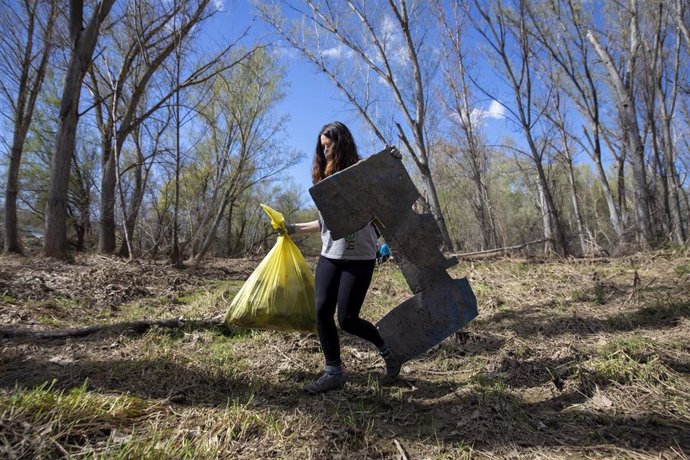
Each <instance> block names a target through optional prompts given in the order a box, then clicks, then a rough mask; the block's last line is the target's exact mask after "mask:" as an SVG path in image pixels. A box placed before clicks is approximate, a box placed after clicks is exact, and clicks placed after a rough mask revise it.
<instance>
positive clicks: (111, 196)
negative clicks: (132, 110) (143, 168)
mask: <svg viewBox="0 0 690 460" xmlns="http://www.w3.org/2000/svg"><path fill="white" fill-rule="evenodd" d="M102 155H103V156H102V157H101V201H100V214H101V219H100V222H99V231H98V251H99V252H100V253H101V254H111V253H112V252H113V251H115V241H116V240H115V187H116V185H117V173H116V171H115V161H116V159H115V152H114V151H113V145H112V136H107V138H106V140H105V141H104V143H103V145H102Z"/></svg>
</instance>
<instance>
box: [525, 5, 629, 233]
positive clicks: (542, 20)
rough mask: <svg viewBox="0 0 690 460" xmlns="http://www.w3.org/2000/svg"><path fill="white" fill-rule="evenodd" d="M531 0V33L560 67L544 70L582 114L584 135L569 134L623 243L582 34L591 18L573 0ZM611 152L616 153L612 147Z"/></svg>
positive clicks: (599, 98)
mask: <svg viewBox="0 0 690 460" xmlns="http://www.w3.org/2000/svg"><path fill="white" fill-rule="evenodd" d="M535 3H536V4H534V5H533V4H532V3H530V4H529V9H528V12H529V15H530V30H531V33H533V34H534V37H535V38H536V39H537V40H538V41H539V44H540V45H541V46H542V47H543V48H544V49H545V50H546V51H547V52H548V54H549V58H550V59H549V64H556V66H555V67H556V69H560V72H556V71H554V70H555V69H552V71H551V72H549V73H548V74H549V75H558V77H557V78H558V79H559V87H560V88H561V89H562V90H564V91H565V92H566V93H567V94H568V97H569V98H570V100H571V101H572V102H573V104H574V106H575V107H576V108H577V110H578V111H579V113H580V114H581V115H582V116H583V117H584V118H585V120H586V124H585V125H583V126H582V131H583V134H584V136H578V135H574V136H573V140H574V141H575V142H576V143H577V144H579V145H580V146H581V147H582V148H583V149H584V150H585V151H586V152H587V154H588V155H589V157H590V158H591V159H592V161H593V162H594V165H595V167H596V172H597V174H598V176H599V181H600V183H601V186H602V189H603V193H604V198H605V199H606V205H607V208H608V213H609V222H610V223H611V227H612V228H613V231H614V233H615V236H616V241H617V242H618V243H619V244H620V243H624V242H625V241H626V233H625V221H624V219H623V217H622V216H621V209H620V208H619V207H618V205H617V201H616V199H615V197H614V194H613V191H612V187H611V185H610V183H609V179H608V176H607V174H606V168H605V165H604V159H603V151H604V149H603V143H604V141H603V140H602V135H603V134H602V132H603V131H604V124H605V120H604V119H603V118H604V117H603V114H602V112H603V110H602V108H605V101H604V97H603V95H602V91H601V89H600V88H599V85H598V83H597V82H598V80H599V78H598V75H597V73H596V68H595V65H594V62H593V61H592V53H591V44H590V43H589V41H588V40H587V38H586V33H587V27H588V25H589V24H591V18H590V17H588V16H587V11H585V10H583V9H582V8H581V7H580V4H579V2H577V1H575V0H562V1H559V2H552V3H548V4H544V3H539V2H535ZM548 67H553V66H552V65H549V66H548ZM611 153H612V154H614V155H616V152H615V151H613V152H611ZM618 164H619V165H620V166H621V167H622V166H623V165H624V163H622V162H618ZM619 169H620V168H619ZM622 172H623V170H622V169H621V173H622ZM619 193H625V187H622V188H619Z"/></svg>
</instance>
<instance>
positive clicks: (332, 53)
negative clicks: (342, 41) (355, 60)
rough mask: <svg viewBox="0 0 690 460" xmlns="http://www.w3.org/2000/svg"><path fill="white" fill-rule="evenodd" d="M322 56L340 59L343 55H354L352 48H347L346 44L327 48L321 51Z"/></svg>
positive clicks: (346, 56) (347, 56)
mask: <svg viewBox="0 0 690 460" xmlns="http://www.w3.org/2000/svg"><path fill="white" fill-rule="evenodd" d="M321 56H323V57H325V58H333V59H340V58H342V57H345V58H349V57H352V50H350V49H348V48H346V47H345V46H344V45H338V46H334V47H332V48H326V49H325V50H323V51H322V52H321Z"/></svg>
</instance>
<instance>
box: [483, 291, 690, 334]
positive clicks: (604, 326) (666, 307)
mask: <svg viewBox="0 0 690 460" xmlns="http://www.w3.org/2000/svg"><path fill="white" fill-rule="evenodd" d="M548 308H549V307H548V304H547V305H546V306H544V305H538V306H535V307H533V308H530V309H529V310H528V311H525V310H524V309H523V310H519V311H517V310H510V311H501V312H498V313H496V314H494V315H492V316H490V317H488V318H480V319H477V320H475V321H476V323H477V324H486V325H492V326H498V327H502V328H504V329H510V330H513V331H515V333H516V334H517V335H518V336H520V337H522V338H526V337H531V336H534V335H538V334H539V335H543V336H546V337H555V336H559V335H562V334H565V333H575V334H588V335H589V334H598V333H602V332H629V331H634V330H636V329H668V328H672V327H675V326H677V325H678V324H679V321H680V319H681V318H690V301H687V300H685V301H673V302H669V303H656V304H653V305H646V306H642V307H640V308H638V309H637V310H633V311H626V312H622V313H616V314H614V315H610V316H608V317H607V318H602V319H598V318H588V317H583V316H578V315H577V314H574V315H568V316H565V315H561V316H557V317H552V316H550V317H545V314H546V312H548Z"/></svg>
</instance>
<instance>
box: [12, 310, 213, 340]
mask: <svg viewBox="0 0 690 460" xmlns="http://www.w3.org/2000/svg"><path fill="white" fill-rule="evenodd" d="M223 319H224V315H219V316H214V317H211V318H201V319H194V320H188V319H184V318H169V319H140V320H135V321H124V322H121V323H113V324H102V325H95V326H86V327H75V328H67V329H52V330H36V329H30V328H10V327H3V328H0V339H9V338H15V339H16V338H22V339H23V338H29V339H45V340H51V339H66V338H77V337H86V336H88V335H92V334H96V333H99V332H107V333H110V334H112V333H122V332H125V331H133V332H136V333H143V332H146V331H147V330H149V329H150V328H152V327H161V328H167V329H175V328H181V327H185V326H190V327H192V328H195V329H203V328H210V327H217V326H222V325H224V321H223Z"/></svg>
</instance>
